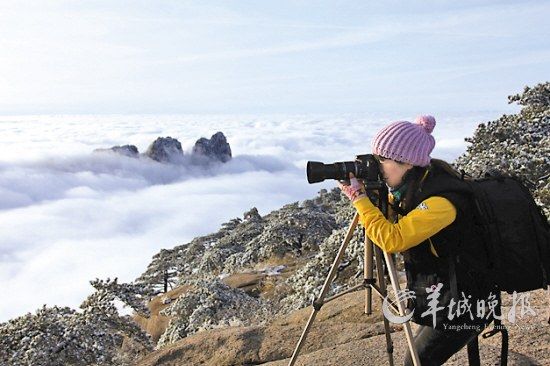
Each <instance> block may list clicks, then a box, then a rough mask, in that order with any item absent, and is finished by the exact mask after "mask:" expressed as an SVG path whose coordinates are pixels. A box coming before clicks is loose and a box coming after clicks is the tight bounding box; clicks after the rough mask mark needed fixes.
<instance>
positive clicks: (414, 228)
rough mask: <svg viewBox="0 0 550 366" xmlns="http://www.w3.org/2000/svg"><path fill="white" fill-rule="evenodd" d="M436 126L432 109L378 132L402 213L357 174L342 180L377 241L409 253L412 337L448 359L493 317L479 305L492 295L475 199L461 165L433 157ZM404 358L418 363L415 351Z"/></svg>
mask: <svg viewBox="0 0 550 366" xmlns="http://www.w3.org/2000/svg"><path fill="white" fill-rule="evenodd" d="M434 127H435V119H434V117H432V116H429V115H428V116H419V117H417V118H416V120H415V122H414V123H412V122H408V121H396V122H393V123H391V124H389V125H387V126H386V127H384V128H382V129H381V130H380V131H379V132H378V133H377V134H376V136H375V137H374V139H373V142H372V152H373V155H374V156H375V157H376V158H377V160H378V161H379V167H380V173H381V175H382V178H383V179H384V181H385V183H386V185H387V186H388V188H389V191H390V193H389V197H388V199H389V201H390V204H391V206H392V208H393V211H394V212H396V213H397V214H398V216H397V218H399V219H398V220H397V218H394V220H388V219H386V217H385V216H384V215H383V214H382V212H381V211H380V210H379V209H378V207H376V206H375V205H374V204H373V203H372V202H371V199H370V198H368V197H367V195H366V192H365V188H364V185H363V183H362V182H361V181H359V180H358V179H356V178H355V177H353V174H351V173H350V181H349V182H350V184H346V183H343V182H340V183H339V186H340V188H341V189H342V191H343V192H344V193H345V195H346V196H347V197H348V198H349V199H350V200H351V201H352V204H353V206H354V207H355V208H356V210H357V212H358V213H359V217H360V223H361V224H362V225H363V226H364V227H365V233H366V235H367V236H368V237H369V238H370V239H371V240H372V241H373V242H374V244H376V245H377V246H379V247H380V248H382V250H384V251H385V252H388V253H397V252H401V253H402V254H403V259H404V264H405V271H406V275H407V288H408V289H409V290H411V291H414V293H415V297H414V298H413V299H409V302H408V303H407V307H408V308H409V309H410V311H414V313H413V317H412V320H413V321H414V322H415V323H418V324H419V325H420V328H419V330H418V332H417V333H416V335H415V337H414V342H415V346H416V349H417V352H418V355H419V358H420V362H421V364H422V365H423V366H426V365H441V364H443V363H444V362H445V361H446V360H447V359H449V358H450V357H451V356H452V355H453V354H455V353H456V352H458V351H459V350H460V349H461V348H463V347H464V346H465V345H466V344H468V343H469V342H471V341H475V340H476V339H477V336H478V335H479V334H480V333H481V331H482V330H483V329H484V327H485V326H487V325H488V324H489V323H490V322H491V321H492V317H493V314H488V315H487V314H485V313H484V316H479V315H480V314H478V313H477V311H476V304H479V301H485V303H487V302H488V299H490V297H489V295H490V290H491V286H490V285H489V284H488V283H486V280H485V278H484V275H483V274H482V273H480V272H476V271H475V270H474V268H478V267H476V264H479V263H483V261H486V260H487V258H484V253H483V252H482V251H480V250H479V249H478V248H481V244H480V240H481V238H480V237H479V235H477V234H476V233H475V231H473V230H471V228H472V226H471V225H472V222H473V221H472V220H473V207H472V202H471V201H470V199H469V195H468V193H467V191H465V190H464V184H461V179H460V173H458V172H457V171H456V170H454V169H453V167H452V166H451V165H449V164H448V163H446V162H445V161H442V160H439V159H432V158H431V157H430V153H431V152H432V150H433V148H434V146H435V139H434V137H433V136H432V135H431V133H432V131H433V129H434ZM476 262H477V263H476ZM435 300H437V303H436V304H435V305H436V307H435V310H434V302H435ZM482 308H483V310H484V311H485V310H486V307H485V306H482ZM472 344H475V345H476V346H477V343H472ZM405 365H412V360H411V357H410V354H407V356H406V358H405Z"/></svg>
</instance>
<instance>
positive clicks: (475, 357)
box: [468, 337, 481, 366]
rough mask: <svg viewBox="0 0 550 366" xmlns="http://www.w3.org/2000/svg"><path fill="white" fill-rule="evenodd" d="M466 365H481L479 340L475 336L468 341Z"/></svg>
mask: <svg viewBox="0 0 550 366" xmlns="http://www.w3.org/2000/svg"><path fill="white" fill-rule="evenodd" d="M468 365H470V366H479V365H481V360H480V358H479V341H478V339H477V337H475V338H474V339H472V340H471V341H470V343H468Z"/></svg>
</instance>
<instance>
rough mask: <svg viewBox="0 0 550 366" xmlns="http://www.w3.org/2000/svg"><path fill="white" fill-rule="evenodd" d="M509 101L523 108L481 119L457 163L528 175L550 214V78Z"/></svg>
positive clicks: (469, 169)
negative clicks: (491, 118) (497, 116)
mask: <svg viewBox="0 0 550 366" xmlns="http://www.w3.org/2000/svg"><path fill="white" fill-rule="evenodd" d="M508 101H509V103H513V102H515V103H517V104H519V105H520V106H522V108H521V110H520V111H519V112H518V113H516V114H508V115H507V114H504V115H503V116H502V117H500V118H499V119H497V120H495V121H491V122H488V123H481V124H480V125H479V126H478V127H477V129H476V131H475V132H474V135H473V136H472V137H468V138H466V139H465V141H467V142H469V143H470V144H471V145H469V146H468V147H467V150H466V152H465V153H464V154H463V155H462V156H460V157H459V158H458V159H457V160H456V161H455V163H454V164H455V166H457V167H459V168H461V169H464V170H465V171H466V172H468V173H470V174H472V175H474V176H477V175H478V174H479V173H481V172H484V171H485V170H487V169H491V168H496V169H499V170H502V171H504V172H507V173H510V174H515V175H519V176H522V177H524V178H527V179H528V180H529V181H531V182H532V183H533V185H532V186H530V187H529V188H530V189H531V190H532V193H533V196H534V197H535V199H536V200H537V203H539V204H540V205H541V206H542V207H543V209H544V210H545V212H546V214H547V216H550V179H549V174H550V82H545V83H540V84H537V85H535V86H533V87H528V86H526V87H525V88H524V91H523V93H520V94H516V95H511V96H509V97H508Z"/></svg>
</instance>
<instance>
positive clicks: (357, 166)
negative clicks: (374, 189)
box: [306, 154, 381, 184]
mask: <svg viewBox="0 0 550 366" xmlns="http://www.w3.org/2000/svg"><path fill="white" fill-rule="evenodd" d="M306 171H307V181H308V182H309V183H310V184H311V183H318V182H322V181H324V180H325V179H336V180H348V179H349V173H353V174H354V175H355V177H356V178H358V179H364V180H366V181H371V182H373V181H380V180H381V179H380V178H381V175H380V167H379V165H378V160H376V158H375V157H374V155H372V154H363V155H357V156H356V157H355V161H340V162H336V163H332V164H324V163H321V162H319V161H308V162H307V169H306Z"/></svg>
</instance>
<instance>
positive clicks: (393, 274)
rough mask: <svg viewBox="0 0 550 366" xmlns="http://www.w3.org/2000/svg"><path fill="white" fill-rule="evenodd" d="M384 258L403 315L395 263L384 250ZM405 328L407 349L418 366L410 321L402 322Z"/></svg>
mask: <svg viewBox="0 0 550 366" xmlns="http://www.w3.org/2000/svg"><path fill="white" fill-rule="evenodd" d="M384 259H385V260H386V265H387V266H388V274H389V275H390V281H391V284H392V288H393V292H394V294H395V298H396V300H397V306H398V307H399V314H400V315H401V316H405V315H406V313H405V304H404V303H403V301H401V300H400V299H399V292H400V291H401V289H400V286H399V280H398V278H397V271H396V270H395V264H394V263H393V259H392V257H391V254H389V253H388V252H384ZM403 326H404V329H405V337H406V338H407V343H408V345H409V349H410V352H411V357H412V360H413V363H414V365H415V366H420V360H419V358H418V353H417V352H416V347H415V346H414V338H413V334H412V329H411V324H410V322H408V321H407V322H405V323H404V324H403Z"/></svg>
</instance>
